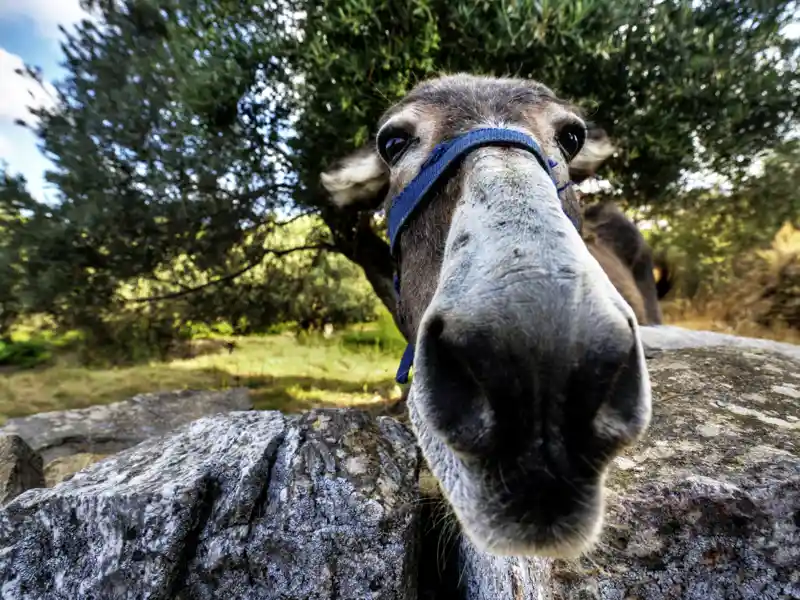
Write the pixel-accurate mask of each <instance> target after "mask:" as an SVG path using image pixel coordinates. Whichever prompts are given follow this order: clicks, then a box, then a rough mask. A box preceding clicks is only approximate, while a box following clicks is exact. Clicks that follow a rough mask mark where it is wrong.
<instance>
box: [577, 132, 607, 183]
mask: <svg viewBox="0 0 800 600" xmlns="http://www.w3.org/2000/svg"><path fill="white" fill-rule="evenodd" d="M615 151H616V148H615V147H614V145H613V144H612V143H611V140H609V139H608V135H606V132H605V130H604V129H602V128H601V127H598V126H596V125H592V124H591V123H589V124H588V131H587V132H586V143H584V145H583V148H581V151H580V152H578V155H577V156H576V157H575V158H573V159H572V162H571V163H569V177H570V179H571V180H572V181H573V182H575V183H580V182H582V181H583V180H585V179H588V178H589V177H591V176H592V175H594V174H595V172H596V171H597V169H598V168H599V167H600V165H602V164H603V162H604V161H605V160H606V159H607V158H608V157H609V156H611V155H612V154H614V152H615Z"/></svg>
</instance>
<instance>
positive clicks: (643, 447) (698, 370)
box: [554, 345, 800, 600]
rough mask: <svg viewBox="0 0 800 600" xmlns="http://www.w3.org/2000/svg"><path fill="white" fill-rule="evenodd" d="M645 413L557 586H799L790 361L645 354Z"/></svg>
mask: <svg viewBox="0 0 800 600" xmlns="http://www.w3.org/2000/svg"><path fill="white" fill-rule="evenodd" d="M649 368H650V373H651V379H652V381H653V395H654V398H653V420H652V425H651V428H650V430H649V432H648V434H647V436H646V438H645V439H644V440H643V441H642V442H640V444H639V445H638V446H636V447H635V448H632V449H631V450H629V451H628V452H627V453H625V454H624V455H623V456H622V457H620V458H618V459H617V461H616V466H615V468H614V470H613V471H612V472H611V474H610V476H609V478H608V487H609V488H610V490H612V491H611V492H610V493H609V494H608V498H607V506H608V516H607V520H606V523H607V526H606V529H605V532H604V535H603V538H602V540H601V543H600V545H599V546H598V547H597V549H596V550H595V551H593V552H592V553H590V554H589V555H588V556H587V557H586V558H585V559H584V560H582V561H579V562H574V561H573V562H565V561H557V562H556V563H555V571H554V582H555V598H559V599H562V598H563V599H565V600H566V599H572V598H580V599H585V600H590V599H602V600H623V599H630V598H636V599H637V600H671V599H676V600H677V599H679V598H680V599H683V600H701V599H702V600H739V599H741V600H744V599H752V600H755V599H762V598H776V599H777V598H782V599H784V598H787V599H788V598H800V567H799V566H800V444H799V442H800V403H798V401H797V400H796V399H793V398H792V397H791V395H790V394H787V393H786V390H800V361H796V360H791V359H789V358H786V357H784V356H779V355H777V354H774V353H772V352H766V351H763V350H753V349H751V350H748V351H746V352H745V351H742V350H741V349H740V348H739V347H737V345H732V347H717V348H702V349H691V350H679V351H672V352H665V353H663V354H662V355H660V356H658V357H657V358H655V359H653V360H651V361H650V362H649Z"/></svg>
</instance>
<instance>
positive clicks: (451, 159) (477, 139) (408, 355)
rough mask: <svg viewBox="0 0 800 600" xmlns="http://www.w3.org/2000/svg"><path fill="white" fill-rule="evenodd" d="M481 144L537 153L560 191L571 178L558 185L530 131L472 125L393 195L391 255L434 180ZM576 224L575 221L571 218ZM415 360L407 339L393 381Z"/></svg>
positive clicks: (550, 162) (441, 146)
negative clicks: (526, 132) (474, 126)
mask: <svg viewBox="0 0 800 600" xmlns="http://www.w3.org/2000/svg"><path fill="white" fill-rule="evenodd" d="M483 146H505V147H513V148H520V149H522V150H527V151H528V152H530V153H531V154H533V155H534V156H535V157H536V160H538V161H539V164H541V165H542V168H543V169H544V170H545V171H546V172H547V174H548V176H549V177H550V179H551V180H552V181H553V184H554V185H555V186H556V192H557V193H558V194H561V192H563V191H564V190H565V189H566V188H567V187H568V186H570V185H571V184H572V182H567V183H566V184H565V185H563V186H562V187H560V188H559V187H558V182H557V181H556V178H555V176H554V175H553V167H555V166H556V165H557V164H558V163H556V162H555V161H553V160H550V159H548V158H547V157H546V156H545V154H544V152H542V149H541V147H540V146H539V144H538V143H536V140H534V139H533V138H532V137H530V136H529V135H526V134H524V133H522V132H521V131H517V130H514V129H501V128H484V129H475V130H472V131H469V132H467V133H465V134H462V135H460V136H458V137H455V138H453V139H450V140H448V141H446V142H442V143H441V144H439V145H438V146H436V147H435V148H434V149H433V151H432V152H431V153H430V155H429V156H428V158H427V160H426V161H425V163H424V164H423V165H422V168H421V169H420V172H419V173H418V174H417V176H416V177H415V178H414V179H413V180H412V181H411V183H409V184H408V185H407V186H406V187H405V188H404V189H403V190H402V191H401V192H400V193H399V194H398V195H397V196H395V198H394V200H393V201H392V204H391V206H390V208H389V214H388V218H389V219H388V220H389V247H390V250H391V253H392V256H394V257H396V254H397V240H398V239H399V237H400V233H401V231H402V229H403V227H404V226H405V225H406V224H407V223H408V221H409V219H410V218H411V217H412V215H413V214H414V213H415V212H416V210H417V209H418V208H419V207H420V206H421V205H422V204H423V203H424V202H425V201H426V200H428V199H429V198H430V196H431V195H432V193H433V192H434V191H435V190H436V188H437V184H440V183H442V182H444V181H447V180H448V179H449V178H450V175H451V173H452V171H453V170H454V168H455V167H456V165H457V164H458V163H459V162H460V160H461V159H462V158H464V156H466V155H467V154H469V153H470V152H471V151H473V150H476V149H478V148H481V147H483ZM571 220H572V221H573V224H574V225H575V227H576V228H577V227H578V223H576V222H575V220H574V219H571ZM394 289H395V293H396V294H397V295H398V297H399V295H400V278H399V276H398V274H397V272H395V276H394ZM413 363H414V344H413V343H410V344H408V345H407V346H406V349H405V351H404V352H403V358H402V359H401V360H400V367H399V368H398V370H397V376H396V378H395V379H396V381H397V382H398V383H407V382H408V374H409V372H410V371H411V366H412V365H413Z"/></svg>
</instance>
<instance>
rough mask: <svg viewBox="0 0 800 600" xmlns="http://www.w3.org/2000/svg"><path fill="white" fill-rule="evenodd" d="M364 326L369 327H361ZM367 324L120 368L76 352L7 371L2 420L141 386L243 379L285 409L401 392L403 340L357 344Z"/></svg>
mask: <svg viewBox="0 0 800 600" xmlns="http://www.w3.org/2000/svg"><path fill="white" fill-rule="evenodd" d="M359 329H361V330H362V331H359ZM368 331H369V326H361V327H360V328H356V331H355V332H354V331H353V329H351V330H349V331H347V332H343V333H338V334H334V335H333V336H332V337H331V338H329V339H324V338H323V337H322V336H311V337H309V338H308V339H306V340H305V341H303V340H298V339H297V337H296V336H294V335H292V334H290V333H285V334H280V335H268V336H258V337H255V336H254V337H246V338H245V337H241V338H228V339H230V340H233V341H235V342H236V348H235V349H234V350H233V351H232V352H230V353H229V352H228V350H227V349H224V348H222V349H221V350H220V351H217V352H215V353H213V354H206V355H203V356H199V357H196V358H191V359H183V360H173V361H170V362H151V363H149V364H144V365H137V366H131V367H119V368H113V369H90V368H86V367H82V366H80V365H78V364H77V363H76V362H75V361H74V360H72V359H71V358H70V357H69V356H64V357H56V358H55V359H54V364H51V365H49V366H44V367H39V368H36V369H28V370H16V371H12V372H8V373H5V374H4V375H3V376H2V377H0V419H5V418H8V417H19V416H24V415H28V414H32V413H38V412H44V411H50V410H63V409H69V408H82V407H85V406H90V405H93V404H100V403H106V402H115V401H117V400H123V399H126V398H129V397H131V396H133V395H135V394H138V393H142V392H154V391H164V390H176V389H219V388H225V387H236V386H244V387H248V388H250V390H251V395H252V398H253V402H254V404H255V407H256V408H258V409H279V410H284V411H295V410H303V409H307V408H312V407H318V406H332V405H336V406H348V405H374V404H377V403H381V402H385V401H387V400H391V399H393V398H397V397H399V396H400V394H401V390H400V388H399V387H398V386H397V385H396V384H395V382H394V374H395V370H396V369H397V362H398V361H399V359H400V353H399V352H398V351H397V348H396V347H392V348H391V349H385V350H382V349H379V348H376V347H375V346H374V345H370V344H368V343H367V344H361V345H356V344H353V343H352V340H353V337H354V336H353V333H362V332H368Z"/></svg>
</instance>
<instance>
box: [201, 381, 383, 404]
mask: <svg viewBox="0 0 800 600" xmlns="http://www.w3.org/2000/svg"><path fill="white" fill-rule="evenodd" d="M217 376H219V377H221V378H222V379H224V380H226V381H225V387H246V388H248V389H249V390H250V397H251V398H252V399H253V407H254V408H256V409H258V410H272V409H275V410H282V411H285V412H295V411H301V410H308V409H311V408H318V407H322V406H359V405H371V404H380V403H381V402H384V403H385V402H392V401H393V400H394V399H395V398H393V395H392V393H393V392H394V391H395V387H396V386H395V382H394V380H392V379H386V380H385V381H369V382H363V383H362V382H356V381H346V380H343V379H335V378H331V377H308V376H291V375H290V376H281V375H276V376H273V375H256V376H250V375H244V376H234V375H230V374H229V373H225V372H218V373H217Z"/></svg>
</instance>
